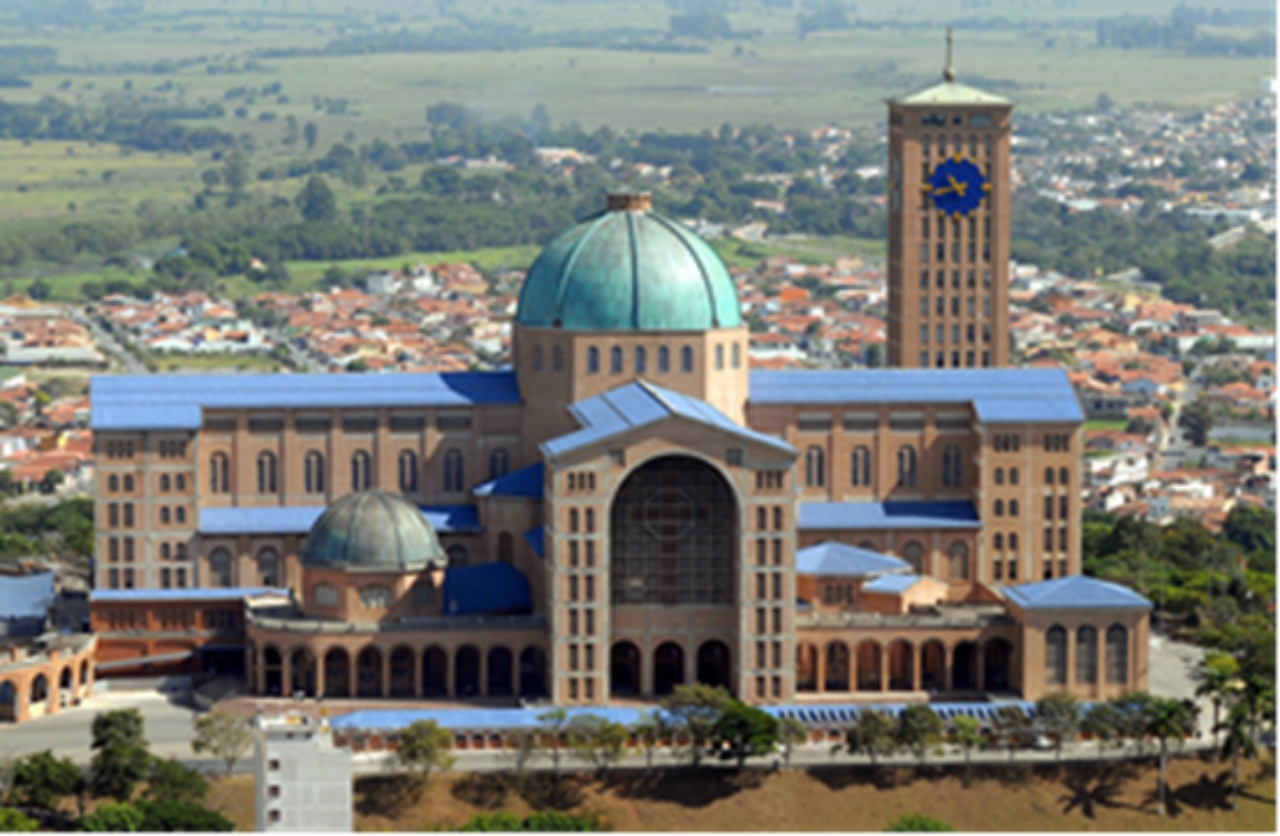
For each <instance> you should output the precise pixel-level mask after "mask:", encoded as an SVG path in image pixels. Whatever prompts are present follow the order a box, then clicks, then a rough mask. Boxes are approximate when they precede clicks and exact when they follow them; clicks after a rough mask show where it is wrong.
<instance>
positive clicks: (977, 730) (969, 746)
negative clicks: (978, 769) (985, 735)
mask: <svg viewBox="0 0 1280 836" xmlns="http://www.w3.org/2000/svg"><path fill="white" fill-rule="evenodd" d="M951 737H952V739H954V740H955V742H956V743H958V744H960V748H961V749H963V750H964V762H965V763H968V762H969V755H970V754H971V753H972V752H973V749H974V747H975V746H981V745H982V721H981V720H979V719H978V718H977V717H970V716H969V715H968V714H957V715H956V716H955V717H954V718H953V719H952V720H951Z"/></svg>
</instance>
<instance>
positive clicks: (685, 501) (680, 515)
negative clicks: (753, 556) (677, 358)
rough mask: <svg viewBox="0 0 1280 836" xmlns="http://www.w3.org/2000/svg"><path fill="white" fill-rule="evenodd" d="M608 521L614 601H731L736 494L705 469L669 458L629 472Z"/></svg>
mask: <svg viewBox="0 0 1280 836" xmlns="http://www.w3.org/2000/svg"><path fill="white" fill-rule="evenodd" d="M609 513H610V519H609V533H610V538H609V549H610V553H609V558H610V564H609V566H610V593H611V598H612V600H613V602H614V603H615V604H666V605H675V604H730V603H732V602H733V599H734V568H733V567H734V557H735V555H736V554H737V516H738V512H737V509H736V504H735V502H734V497H733V492H732V490H730V488H729V486H728V484H726V483H725V481H724V479H723V477H721V476H720V474H719V473H718V472H717V471H716V470H715V469H713V468H711V467H710V466H708V465H706V464H704V463H702V462H700V461H697V460H694V459H689V458H684V457H680V456H667V457H663V458H658V459H655V460H653V461H650V462H648V463H646V464H644V465H643V466H641V467H639V468H637V469H636V470H634V471H633V472H632V473H631V475H629V476H628V477H627V479H626V481H625V482H623V484H622V487H621V488H620V489H619V490H618V492H617V494H616V496H615V499H614V501H613V506H612V508H611V509H610V512H609Z"/></svg>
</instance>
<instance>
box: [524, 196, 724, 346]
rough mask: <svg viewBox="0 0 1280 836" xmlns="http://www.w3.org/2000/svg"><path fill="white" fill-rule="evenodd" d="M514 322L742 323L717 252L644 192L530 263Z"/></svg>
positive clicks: (611, 325)
mask: <svg viewBox="0 0 1280 836" xmlns="http://www.w3.org/2000/svg"><path fill="white" fill-rule="evenodd" d="M516 322H518V323H519V324H521V325H527V326H531V327H535V328H567V329H572V330H575V331H706V330H709V329H712V328H734V327H737V326H739V325H741V324H742V312H741V309H740V306H739V303H738V292H737V289H736V288H735V287H734V285H733V279H732V278H731V277H730V276H729V270H728V269H727V268H726V267H725V265H724V262H723V261H721V260H720V256H719V255H717V254H716V251H715V250H713V249H711V247H710V246H708V244H707V242H705V241H703V240H702V239H701V238H699V237H698V236H697V235H695V234H694V233H693V232H691V231H690V230H689V229H687V228H686V227H685V226H684V225H683V224H681V223H679V222H677V221H673V220H671V219H670V218H667V217H665V216H663V215H660V214H658V213H657V212H654V211H652V209H651V208H650V202H649V196H648V195H643V194H622V195H610V197H609V210H608V211H606V212H603V213H602V214H599V215H596V216H595V217H594V218H589V219H588V220H586V221H583V222H582V223H580V224H578V225H577V226H575V227H573V228H572V229H570V230H569V231H568V232H565V233H564V234H563V235H561V236H560V237H559V238H557V239H556V240H554V241H552V242H551V243H550V244H548V245H547V248H546V249H545V250H543V251H542V254H541V255H539V256H538V260H537V261H535V262H534V263H533V267H531V268H530V269H529V275H528V276H527V277H526V278H525V281H524V288H523V289H522V290H521V291H520V306H519V309H518V311H517V313H516Z"/></svg>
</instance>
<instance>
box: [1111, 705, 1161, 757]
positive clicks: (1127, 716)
mask: <svg viewBox="0 0 1280 836" xmlns="http://www.w3.org/2000/svg"><path fill="white" fill-rule="evenodd" d="M1154 699H1155V697H1153V696H1151V695H1150V694H1148V693H1147V692H1146V691H1125V692H1124V693H1123V694H1121V695H1120V696H1118V697H1113V698H1112V699H1110V700H1108V701H1107V702H1109V703H1111V705H1112V706H1114V707H1115V709H1116V715H1117V717H1118V718H1119V722H1118V723H1117V724H1116V731H1117V733H1118V734H1119V735H1121V736H1122V737H1125V738H1127V739H1129V740H1132V741H1134V742H1135V743H1137V745H1138V754H1139V755H1141V754H1142V749H1143V740H1144V739H1145V738H1146V736H1147V709H1148V706H1149V705H1150V704H1151V702H1152V700H1154Z"/></svg>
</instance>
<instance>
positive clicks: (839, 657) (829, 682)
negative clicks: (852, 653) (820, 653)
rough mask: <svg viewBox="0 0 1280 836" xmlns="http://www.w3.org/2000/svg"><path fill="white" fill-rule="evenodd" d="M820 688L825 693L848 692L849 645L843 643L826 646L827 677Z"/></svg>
mask: <svg viewBox="0 0 1280 836" xmlns="http://www.w3.org/2000/svg"><path fill="white" fill-rule="evenodd" d="M822 687H823V689H824V690H827V691H848V690H849V645H847V644H845V643H844V642H832V643H831V644H829V645H827V675H826V682H824V683H823V684H822Z"/></svg>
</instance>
